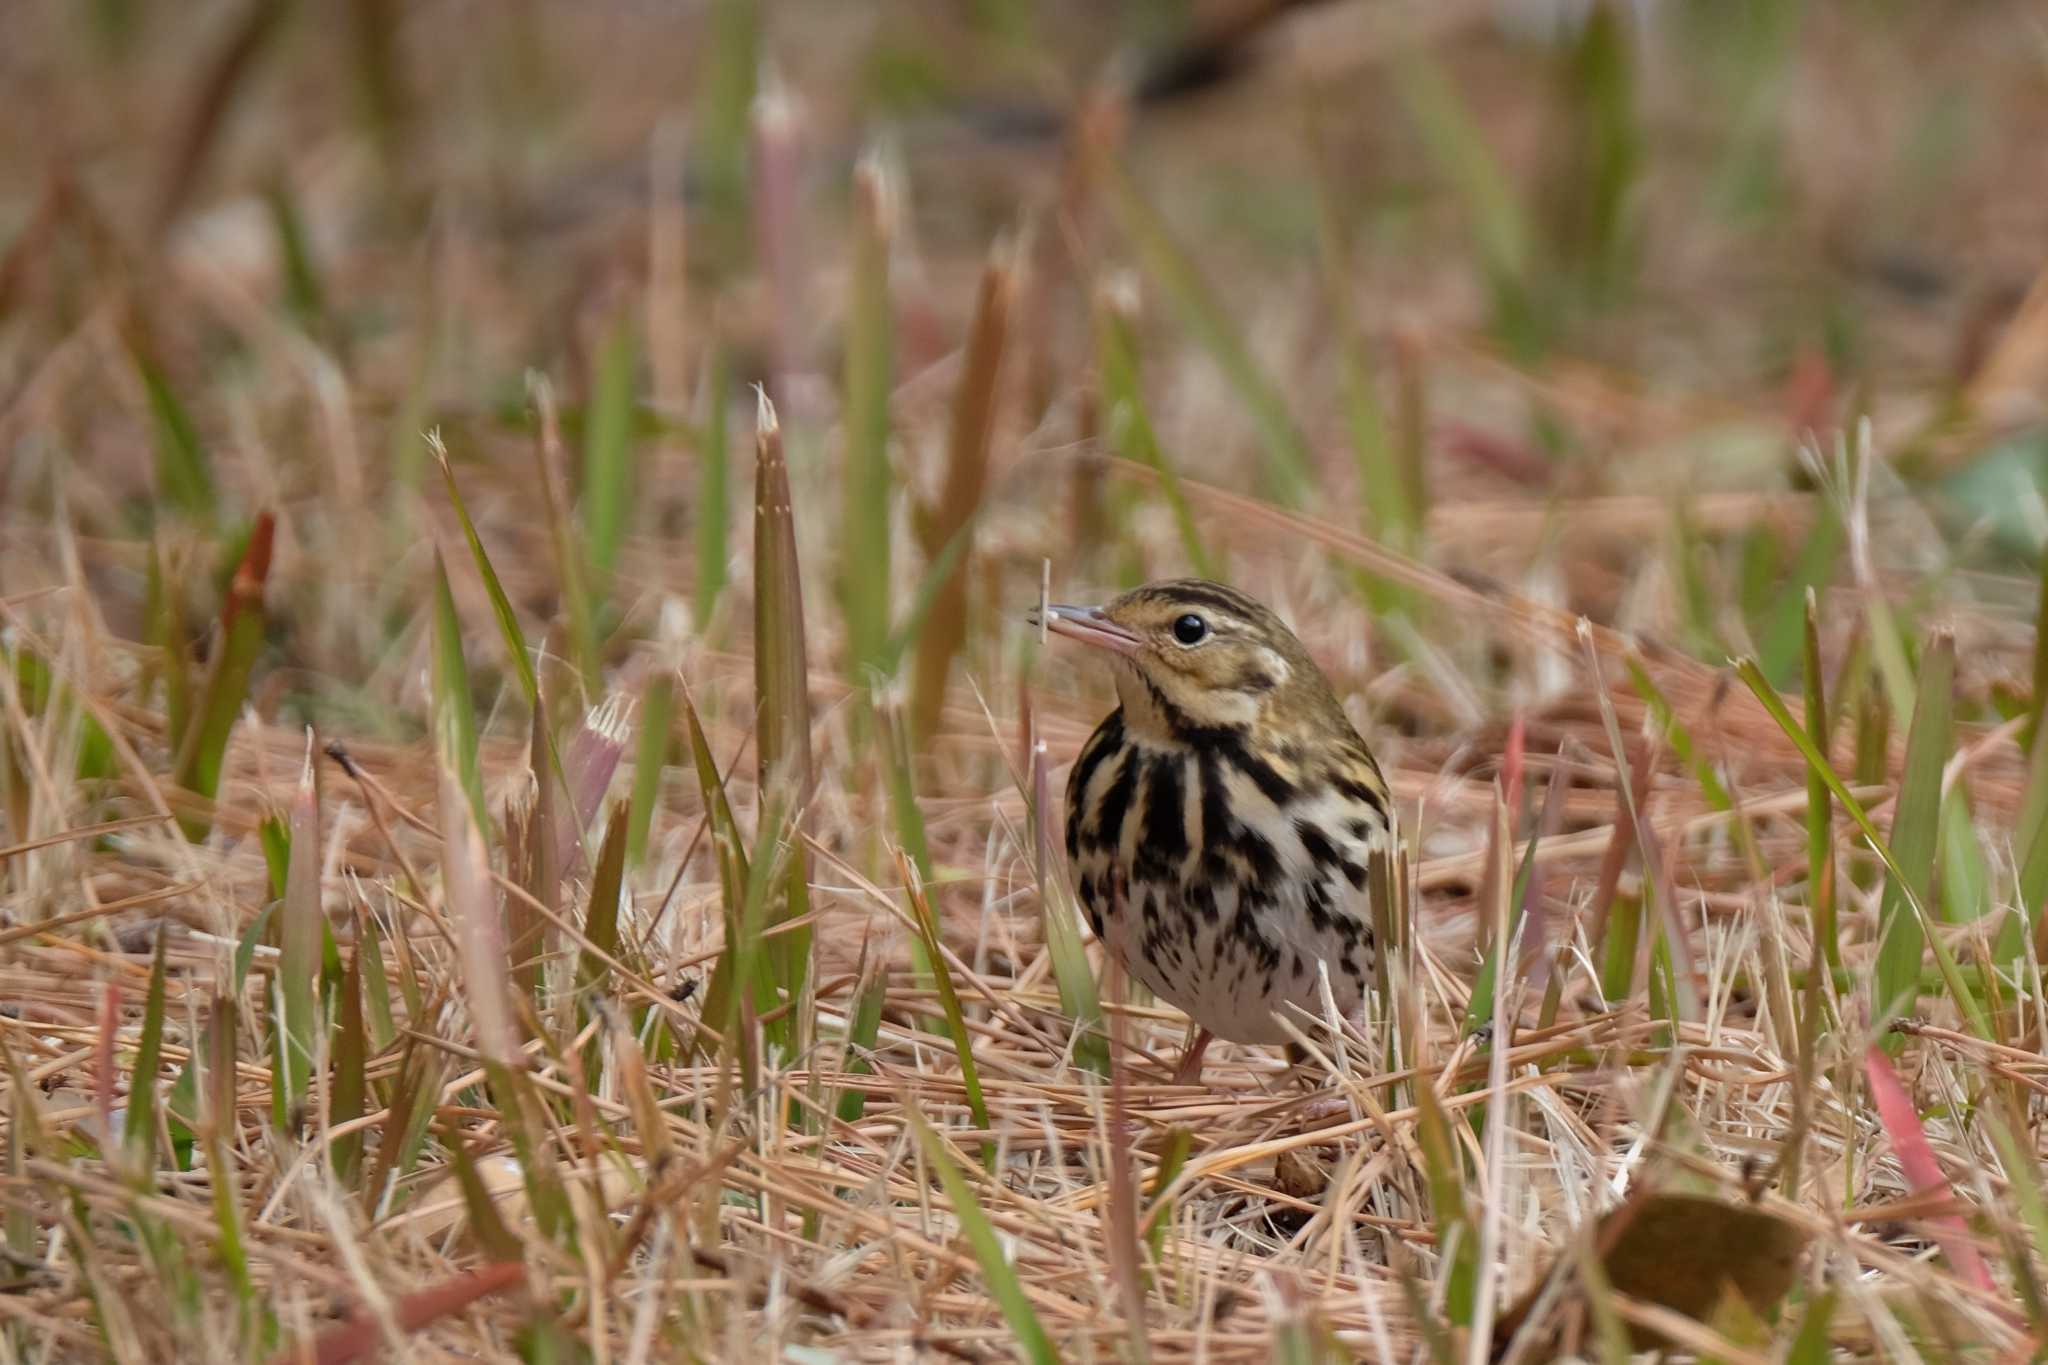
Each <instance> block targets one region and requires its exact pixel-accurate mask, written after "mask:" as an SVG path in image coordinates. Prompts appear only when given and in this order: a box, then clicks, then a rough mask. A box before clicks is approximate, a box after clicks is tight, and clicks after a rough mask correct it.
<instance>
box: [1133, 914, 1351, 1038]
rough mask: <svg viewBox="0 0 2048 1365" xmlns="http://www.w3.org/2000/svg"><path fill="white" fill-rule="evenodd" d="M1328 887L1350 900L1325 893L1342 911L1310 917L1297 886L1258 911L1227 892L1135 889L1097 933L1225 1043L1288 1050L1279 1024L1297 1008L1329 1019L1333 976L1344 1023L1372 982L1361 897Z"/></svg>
mask: <svg viewBox="0 0 2048 1365" xmlns="http://www.w3.org/2000/svg"><path fill="white" fill-rule="evenodd" d="M1330 889H1331V890H1337V891H1340V892H1341V893H1342V894H1341V895H1329V894H1327V892H1326V894H1325V896H1324V897H1322V898H1320V904H1324V905H1327V904H1332V903H1334V905H1335V906H1336V907H1337V908H1336V909H1335V910H1334V912H1320V913H1315V914H1312V913H1311V911H1310V909H1309V905H1308V902H1309V900H1310V899H1311V898H1312V897H1313V893H1311V892H1310V891H1309V890H1308V888H1307V887H1306V886H1305V885H1302V884H1299V883H1297V884H1295V885H1292V886H1289V887H1288V888H1287V889H1286V890H1284V891H1283V892H1281V894H1280V895H1279V896H1278V897H1277V898H1276V900H1275V901H1274V902H1273V903H1271V904H1265V903H1258V902H1254V903H1253V904H1250V905H1240V903H1239V894H1238V891H1237V889H1236V888H1233V887H1229V886H1215V885H1211V886H1207V887H1201V886H1197V885H1192V884H1176V883H1171V882H1167V883H1153V884H1150V885H1146V884H1143V883H1138V884H1130V883H1127V884H1126V894H1125V895H1123V896H1120V897H1118V898H1116V900H1115V902H1114V903H1113V904H1112V906H1111V907H1110V908H1109V910H1108V913H1106V914H1105V915H1104V916H1103V917H1102V922H1101V925H1100V929H1099V932H1100V934H1101V937H1102V940H1103V944H1104V946H1105V947H1107V948H1108V950H1109V951H1110V952H1112V953H1114V954H1115V955H1116V958H1117V960H1118V961H1119V962H1120V963H1122V964H1123V967H1124V970H1125V971H1126V972H1128V973H1129V974H1130V975H1131V976H1133V977H1135V978H1137V979H1138V980H1139V981H1142V982H1144V983H1145V985H1146V986H1147V987H1148V988H1150V989H1151V991H1152V993H1153V994H1154V995H1157V996H1158V997H1159V998H1160V999H1162V1000H1165V1001H1168V1002H1169V1003H1171V1004H1174V1005H1177V1006H1179V1007H1180V1008H1181V1009H1182V1010H1184V1011H1186V1012H1187V1015H1188V1017H1189V1018H1191V1019H1193V1020H1194V1021H1195V1022H1196V1023H1197V1024H1200V1025H1201V1026H1202V1027H1203V1028H1206V1029H1208V1030H1209V1031H1210V1032H1211V1033H1213V1034H1215V1035H1216V1036H1217V1037H1219V1038H1223V1039H1227V1040H1229V1041H1231V1042H1239V1043H1279V1042H1285V1041H1287V1040H1288V1038H1289V1036H1290V1035H1289V1034H1288V1033H1287V1031H1286V1030H1285V1029H1283V1028H1282V1027H1281V1025H1280V1023H1279V1018H1278V1016H1279V1015H1281V1014H1292V1011H1291V1010H1290V1009H1288V1007H1289V1006H1297V1007H1299V1008H1300V1009H1302V1010H1304V1011H1306V1012H1308V1013H1309V1014H1310V1015H1313V1016H1315V1017H1316V1018H1321V1017H1323V1015H1324V1012H1325V1010H1324V1002H1323V995H1322V977H1323V975H1324V974H1325V972H1327V974H1328V977H1329V982H1330V995H1331V997H1332V1003H1334V1004H1335V1006H1336V1008H1337V1011H1338V1013H1339V1014H1340V1015H1342V1014H1349V1013H1350V1012H1351V1011H1353V1010H1355V1009H1356V1008H1357V1007H1358V1004H1359V1002H1360V1001H1361V1000H1362V999H1363V998H1364V995H1365V988H1366V985H1367V983H1368V981H1369V980H1370V979H1371V971H1372V960H1373V959H1372V934H1371V930H1370V928H1369V926H1368V925H1367V923H1366V922H1365V920H1364V918H1363V915H1364V913H1365V905H1364V902H1363V898H1362V897H1355V896H1351V895H1350V894H1349V893H1350V892H1351V888H1350V887H1348V886H1340V887H1338V888H1330ZM1347 902H1350V903H1348V904H1347ZM1354 905H1355V907H1356V908H1355V909H1354V908H1353V906H1354ZM1294 1022H1295V1023H1296V1025H1297V1026H1302V1025H1303V1024H1305V1023H1306V1021H1304V1020H1301V1019H1300V1018H1298V1017H1296V1018H1295V1021H1294Z"/></svg>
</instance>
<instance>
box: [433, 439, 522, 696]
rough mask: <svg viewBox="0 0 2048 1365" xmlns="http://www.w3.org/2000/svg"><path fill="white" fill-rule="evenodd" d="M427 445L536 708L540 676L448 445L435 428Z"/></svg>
mask: <svg viewBox="0 0 2048 1365" xmlns="http://www.w3.org/2000/svg"><path fill="white" fill-rule="evenodd" d="M427 445H428V447H429V448H430V449H432V450H433V452H434V459H435V461H436V462H437V463H439V464H440V466H441V478H442V481H443V482H444V483H446V484H447V485H448V501H449V502H450V503H452V504H454V507H455V516H456V519H457V520H458V521H460V522H461V523H462V536H463V539H464V540H466V541H467V542H468V543H469V554H470V558H471V559H473V560H475V561H476V571H477V576H478V577H479V578H481V579H483V584H484V592H485V594H486V595H487V596H488V597H489V598H490V599H491V613H492V615H494V616H496V617H497V619H498V633H499V634H500V635H502V636H503V637H504V640H505V652H506V653H507V654H509V655H511V662H512V671H513V673H514V674H515V675H516V676H517V677H518V679H519V690H520V691H521V692H523V693H524V694H525V695H526V704H527V705H528V706H533V707H538V706H539V705H540V679H539V677H538V676H537V675H536V674H535V673H534V671H533V658H532V656H531V655H529V654H528V653H527V651H526V632H524V631H522V630H521V629H520V628H519V616H518V613H516V612H514V611H513V610H512V599H511V598H509V597H507V596H506V595H505V587H504V584H502V583H500V582H499V581H498V571H497V570H496V569H494V568H492V567H491V557H490V556H489V555H488V554H486V553H484V543H483V541H482V540H481V539H480V538H479V537H478V536H477V533H476V524H475V523H474V522H472V521H471V520H470V519H469V507H468V505H467V504H465V503H464V502H463V500H462V490H461V489H460V488H458V487H457V486H456V483H455V470H454V468H453V467H452V466H451V465H450V464H449V463H448V447H447V446H446V445H444V444H443V443H442V441H441V434H440V433H439V432H437V431H436V432H429V433H428V434H427Z"/></svg>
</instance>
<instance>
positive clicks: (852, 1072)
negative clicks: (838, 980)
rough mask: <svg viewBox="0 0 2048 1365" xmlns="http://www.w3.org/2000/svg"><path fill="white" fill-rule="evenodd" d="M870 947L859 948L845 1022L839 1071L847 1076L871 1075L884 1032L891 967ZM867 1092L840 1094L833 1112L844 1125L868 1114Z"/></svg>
mask: <svg viewBox="0 0 2048 1365" xmlns="http://www.w3.org/2000/svg"><path fill="white" fill-rule="evenodd" d="M868 946H869V945H868V944H867V942H866V941H863V942H862V943H861V945H860V966H859V969H858V971H857V973H856V975H855V978H854V980H855V985H854V991H853V1012H852V1013H851V1014H850V1015H848V1016H847V1020H846V1047H845V1050H844V1051H843V1052H842V1053H841V1054H840V1057H841V1060H840V1063H839V1069H840V1071H842V1072H843V1073H845V1074H846V1075H848V1076H872V1075H873V1074H874V1073H875V1064H874V1062H873V1061H872V1060H870V1059H871V1058H872V1057H873V1055H874V1051H875V1040H876V1039H877V1038H878V1037H880V1035H881V1032H882V1006H883V1005H885V1004H886V1003H888V999H889V967H888V961H887V955H886V954H884V955H882V956H880V957H875V958H872V959H871V958H870V957H869V954H868ZM867 1104H868V1092H867V1091H866V1090H865V1089H863V1088H861V1087H859V1086H855V1085H848V1086H846V1087H845V1088H843V1089H842V1090H840V1092H839V1101H838V1103H837V1104H836V1105H835V1106H834V1112H835V1113H837V1114H838V1115H839V1119H840V1121H841V1122H842V1123H859V1122H860V1120H861V1115H863V1114H865V1113H866V1112H867Z"/></svg>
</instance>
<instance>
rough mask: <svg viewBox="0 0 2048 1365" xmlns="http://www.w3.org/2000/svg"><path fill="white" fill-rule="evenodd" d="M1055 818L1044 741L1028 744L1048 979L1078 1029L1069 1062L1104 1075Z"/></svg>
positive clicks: (1091, 975) (1090, 980)
mask: <svg viewBox="0 0 2048 1365" xmlns="http://www.w3.org/2000/svg"><path fill="white" fill-rule="evenodd" d="M1057 828H1058V819H1057V817H1056V816H1055V815H1054V811H1053V804H1052V774H1051V764H1050V761H1049V760H1048V758H1047V754H1046V746H1045V741H1044V740H1036V741H1034V742H1033V744H1032V746H1031V848H1032V855H1033V870H1034V871H1035V872H1036V873H1037V874H1038V905H1039V914H1040V917H1041V918H1042V920H1043V921H1044V931H1045V949H1046V951H1047V952H1048V953H1050V954H1051V955H1052V975H1053V983H1054V984H1055V985H1056V986H1058V987H1059V993H1060V1009H1061V1011H1062V1012H1064V1013H1065V1014H1066V1016H1067V1018H1068V1019H1070V1020H1072V1021H1073V1024H1074V1027H1075V1028H1076V1030H1078V1036H1077V1037H1076V1038H1075V1040H1074V1062H1075V1064H1076V1065H1078V1066H1081V1067H1083V1068H1085V1069H1086V1070H1089V1071H1093V1072H1094V1073H1095V1074H1096V1075H1098V1076H1107V1075H1108V1074H1109V1039H1108V1037H1107V1036H1106V1035H1105V1034H1104V1032H1103V1028H1102V1000H1101V997H1100V995H1099V994H1098V992H1097V989H1096V984H1095V972H1094V970H1093V969H1092V968H1090V967H1089V965H1088V950H1087V949H1086V947H1084V946H1083V945H1082V942H1081V923H1080V913H1079V911H1078V910H1077V909H1076V907H1075V905H1074V902H1073V899H1072V897H1071V896H1070V895H1068V892H1067V884H1066V882H1065V880H1064V879H1062V878H1061V877H1059V876H1058V875H1057V873H1056V869H1057V867H1058V866H1059V864H1058V863H1057V861H1056V860H1055V854H1054V852H1053V846H1054V838H1055V835H1054V831H1055V830H1056V829H1057Z"/></svg>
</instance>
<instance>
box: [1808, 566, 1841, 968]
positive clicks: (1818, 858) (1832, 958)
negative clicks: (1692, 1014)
mask: <svg viewBox="0 0 2048 1365" xmlns="http://www.w3.org/2000/svg"><path fill="white" fill-rule="evenodd" d="M1805 605H1806V611H1805V616H1804V623H1805V632H1804V649H1803V651H1802V659H1803V661H1804V672H1805V678H1806V698H1805V700H1806V718H1807V723H1808V724H1810V725H1820V726H1822V727H1825V726H1826V724H1827V715H1828V708H1827V692H1826V686H1827V685H1826V681H1825V679H1824V678H1823V677H1822V671H1821V660H1820V604H1819V599H1818V597H1817V596H1816V595H1815V593H1814V591H1813V589H1812V588H1808V589H1807V590H1806V603H1805ZM1817 744H1818V746H1819V748H1820V749H1821V750H1822V751H1823V752H1825V751H1826V749H1827V734H1826V732H1825V729H1824V728H1823V732H1822V733H1821V735H1820V736H1819V737H1818V740H1817ZM1834 818H1835V812H1834V798H1833V797H1832V796H1831V795H1830V794H1829V792H1828V784H1827V783H1826V782H1825V781H1824V780H1822V778H1821V775H1820V772H1819V770H1818V769H1816V768H1814V767H1813V765H1811V764H1808V765H1807V768H1806V888H1807V889H1806V898H1807V905H1808V908H1809V910H1810V911H1811V913H1812V915H1813V937H1814V941H1815V942H1816V943H1817V944H1818V945H1819V946H1820V950H1821V953H1822V954H1823V955H1824V956H1825V957H1826V959H1827V965H1828V968H1829V970H1831V971H1833V970H1840V968H1841V965H1842V945H1841V933H1840V930H1839V929H1838V927H1837V925H1836V920H1835V840H1834Z"/></svg>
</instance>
